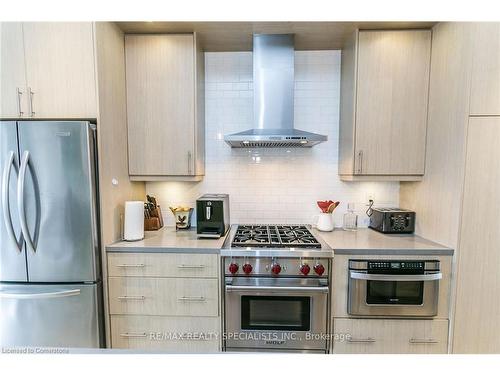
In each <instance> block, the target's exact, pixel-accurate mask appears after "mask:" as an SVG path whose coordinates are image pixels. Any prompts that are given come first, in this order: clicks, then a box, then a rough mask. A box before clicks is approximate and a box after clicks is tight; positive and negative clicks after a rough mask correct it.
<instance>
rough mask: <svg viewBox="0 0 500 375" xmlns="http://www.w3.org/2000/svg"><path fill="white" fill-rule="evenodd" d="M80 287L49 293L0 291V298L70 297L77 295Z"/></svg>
mask: <svg viewBox="0 0 500 375" xmlns="http://www.w3.org/2000/svg"><path fill="white" fill-rule="evenodd" d="M80 292H81V290H80V289H71V290H62V291H58V292H49V293H8V292H7V293H5V292H4V293H2V292H0V298H12V299H42V298H60V297H71V296H78V295H79V294H80Z"/></svg>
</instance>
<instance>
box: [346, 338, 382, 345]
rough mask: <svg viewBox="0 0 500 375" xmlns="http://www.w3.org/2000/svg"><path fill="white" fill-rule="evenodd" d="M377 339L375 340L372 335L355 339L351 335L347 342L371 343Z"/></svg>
mask: <svg viewBox="0 0 500 375" xmlns="http://www.w3.org/2000/svg"><path fill="white" fill-rule="evenodd" d="M376 341H377V340H375V339H374V338H371V337H367V338H366V339H353V338H352V337H349V338H348V339H347V342H348V343H350V344H356V343H365V344H371V343H374V342H376Z"/></svg>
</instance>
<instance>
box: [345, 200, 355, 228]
mask: <svg viewBox="0 0 500 375" xmlns="http://www.w3.org/2000/svg"><path fill="white" fill-rule="evenodd" d="M342 229H344V230H349V231H355V230H357V229H358V215H356V214H355V213H354V203H348V204H347V212H346V213H345V214H344V223H343V226H342Z"/></svg>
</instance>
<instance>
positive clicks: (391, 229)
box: [369, 208, 415, 233]
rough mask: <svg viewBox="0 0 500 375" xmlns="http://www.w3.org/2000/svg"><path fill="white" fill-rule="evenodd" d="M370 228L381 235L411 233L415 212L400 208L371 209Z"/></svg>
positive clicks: (413, 227) (413, 226)
mask: <svg viewBox="0 0 500 375" xmlns="http://www.w3.org/2000/svg"><path fill="white" fill-rule="evenodd" d="M371 211H372V213H371V216H370V225H369V226H370V228H372V229H375V230H376V231H378V232H382V233H413V232H414V231H415V212H413V211H409V210H404V209H401V208H373V209H372V210H371Z"/></svg>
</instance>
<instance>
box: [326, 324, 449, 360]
mask: <svg viewBox="0 0 500 375" xmlns="http://www.w3.org/2000/svg"><path fill="white" fill-rule="evenodd" d="M334 332H335V334H336V335H335V336H336V338H337V339H334V342H333V353H341V354H348V353H353V354H354V353H365V354H402V353H408V354H446V353H447V351H448V320H402V319H401V320H400V319H335V320H334Z"/></svg>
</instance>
